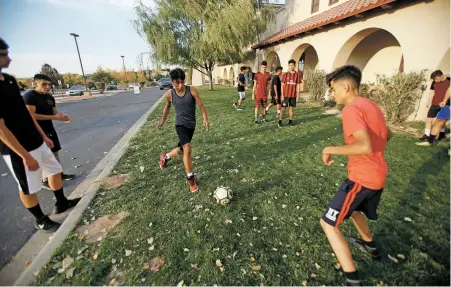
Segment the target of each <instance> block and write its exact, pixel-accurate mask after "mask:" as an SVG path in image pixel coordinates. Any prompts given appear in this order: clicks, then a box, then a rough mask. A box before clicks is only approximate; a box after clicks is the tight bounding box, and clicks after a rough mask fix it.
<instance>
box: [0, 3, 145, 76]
mask: <svg viewBox="0 0 451 287" xmlns="http://www.w3.org/2000/svg"><path fill="white" fill-rule="evenodd" d="M0 3H1V4H0V5H1V6H0V37H2V38H3V39H4V40H5V41H6V42H7V43H8V45H9V53H10V57H11V59H12V62H11V64H10V66H9V68H8V69H5V70H4V72H6V73H9V74H12V75H14V76H16V77H19V78H23V77H32V76H33V75H34V74H35V73H38V72H39V71H40V69H41V66H42V65H43V64H44V63H48V64H50V65H51V66H52V67H54V68H56V69H57V70H58V71H59V72H60V73H77V74H81V67H80V61H79V58H78V54H77V48H76V46H75V41H74V37H72V36H70V33H76V34H78V35H80V37H78V38H77V41H78V47H79V49H80V54H81V59H82V62H83V68H84V71H85V73H86V74H89V73H92V72H94V71H95V70H96V69H97V67H98V66H102V67H103V68H104V69H107V68H109V69H114V70H119V69H121V68H122V58H121V55H124V56H125V58H124V59H125V66H126V67H127V70H129V69H135V70H137V69H138V68H140V65H139V61H138V60H137V56H138V55H139V54H140V53H142V52H149V51H150V47H149V45H148V44H147V42H146V40H144V39H142V38H141V37H140V36H139V35H138V34H137V32H136V31H135V29H134V28H133V24H132V23H131V21H132V20H134V19H136V18H137V17H136V14H135V13H134V11H133V7H134V5H135V4H136V3H135V0H0ZM143 3H144V4H146V5H152V0H143ZM142 68H152V63H151V62H149V61H148V58H145V59H144V63H143V66H142Z"/></svg>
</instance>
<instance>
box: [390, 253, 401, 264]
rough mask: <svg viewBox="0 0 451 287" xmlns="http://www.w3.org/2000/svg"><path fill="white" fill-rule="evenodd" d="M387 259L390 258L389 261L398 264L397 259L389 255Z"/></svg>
mask: <svg viewBox="0 0 451 287" xmlns="http://www.w3.org/2000/svg"><path fill="white" fill-rule="evenodd" d="M388 258H390V260H391V261H393V262H395V263H398V262H399V261H398V259H397V258H395V257H393V256H391V255H390V254H388Z"/></svg>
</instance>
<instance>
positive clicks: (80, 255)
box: [75, 255, 84, 260]
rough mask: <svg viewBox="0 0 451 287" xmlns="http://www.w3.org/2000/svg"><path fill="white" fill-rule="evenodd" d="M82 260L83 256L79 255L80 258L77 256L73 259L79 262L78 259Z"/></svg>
mask: <svg viewBox="0 0 451 287" xmlns="http://www.w3.org/2000/svg"><path fill="white" fill-rule="evenodd" d="M82 258H84V256H83V255H80V256H77V258H75V260H80V259H82Z"/></svg>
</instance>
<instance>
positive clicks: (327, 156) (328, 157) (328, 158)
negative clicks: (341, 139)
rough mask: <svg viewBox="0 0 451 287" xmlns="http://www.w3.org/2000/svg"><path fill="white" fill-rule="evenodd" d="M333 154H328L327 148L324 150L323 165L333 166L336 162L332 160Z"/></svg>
mask: <svg viewBox="0 0 451 287" xmlns="http://www.w3.org/2000/svg"><path fill="white" fill-rule="evenodd" d="M331 156H332V155H331V154H330V153H327V152H326V148H325V149H323V153H322V156H321V157H322V158H321V159H322V160H323V163H324V164H325V165H331V164H333V163H334V162H335V161H334V160H331Z"/></svg>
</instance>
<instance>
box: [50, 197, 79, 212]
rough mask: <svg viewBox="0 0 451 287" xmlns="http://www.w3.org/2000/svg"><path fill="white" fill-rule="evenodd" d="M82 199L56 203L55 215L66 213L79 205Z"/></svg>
mask: <svg viewBox="0 0 451 287" xmlns="http://www.w3.org/2000/svg"><path fill="white" fill-rule="evenodd" d="M80 199H81V197H78V198H74V199H67V200H66V201H64V202H62V203H58V202H57V203H55V208H54V209H53V213H54V214H60V213H63V212H64V211H66V210H68V209H69V208H72V207H74V206H76V205H77V203H78V202H79V201H80Z"/></svg>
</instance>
